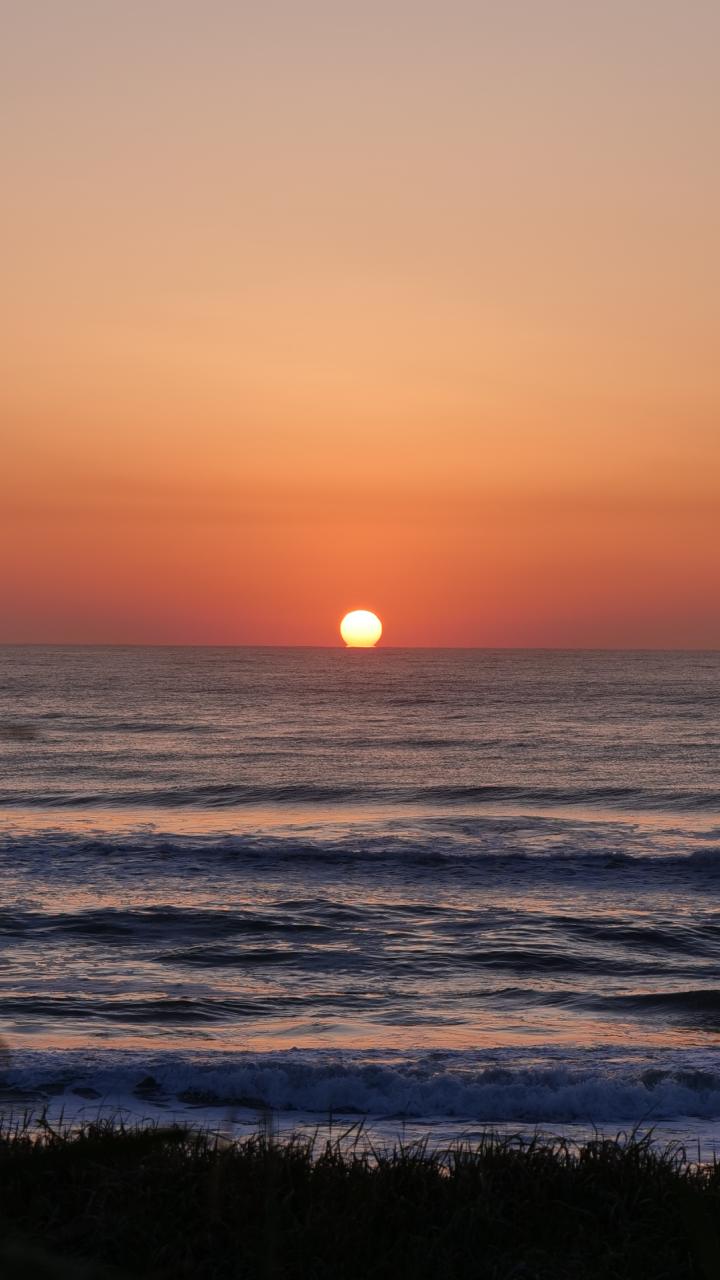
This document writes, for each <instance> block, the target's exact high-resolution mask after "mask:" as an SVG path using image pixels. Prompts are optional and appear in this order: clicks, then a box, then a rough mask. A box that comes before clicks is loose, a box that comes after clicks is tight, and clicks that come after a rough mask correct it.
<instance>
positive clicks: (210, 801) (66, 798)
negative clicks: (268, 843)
mask: <svg viewBox="0 0 720 1280" xmlns="http://www.w3.org/2000/svg"><path fill="white" fill-rule="evenodd" d="M504 802H510V803H515V804H523V805H528V804H541V805H546V806H551V807H555V806H557V807H566V806H568V807H570V806H600V807H608V808H611V809H618V810H621V811H623V812H625V811H627V812H670V813H675V812H676V813H713V812H715V811H718V810H720V791H717V790H714V789H710V788H708V789H707V790H683V789H669V788H650V787H629V786H588V787H528V786H499V785H492V784H488V785H470V786H468V785H458V786H447V785H445V786H438V785H429V786H424V787H410V786H387V785H379V784H378V785H352V786H351V785H341V784H331V783H328V784H318V783H273V784H266V785H264V784H254V783H247V784H243V783H217V784H208V785H195V786H183V785H178V786H169V787H147V788H122V789H121V788H116V787H112V786H110V785H108V786H107V787H103V788H102V789H100V790H96V791H71V790H67V791H66V790H42V789H40V788H38V789H37V790H26V789H20V788H19V789H15V790H13V789H10V788H5V789H3V790H0V808H1V807H6V808H39V809H93V808H101V807H112V808H115V807H117V808H143V807H158V808H162V809H185V808H199V809H235V808H242V807H243V806H248V805H261V806H262V805H304V804H312V805H320V806H322V805H338V804H357V805H367V804H377V803H382V804H387V805H408V806H413V805H428V804H435V805H446V806H449V807H452V806H455V805H474V806H475V805H483V804H497V803H504Z"/></svg>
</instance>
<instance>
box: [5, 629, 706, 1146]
mask: <svg viewBox="0 0 720 1280" xmlns="http://www.w3.org/2000/svg"><path fill="white" fill-rule="evenodd" d="M719 759H720V654H718V653H703V652H691V653H663V652H637V651H634V652H627V653H622V652H588V651H575V652H561V651H507V650H506V651H488V650H422V649H417V650H402V649H393V648H379V649H376V650H341V649H282V648H266V649H250V648H96V647H88V648H43V647H28V648H22V647H8V648H4V649H0V884H1V890H2V893H1V900H0V946H1V948H2V950H1V952H0V956H1V959H2V965H1V966H0V992H1V994H0V1017H1V1022H0V1038H1V1041H2V1047H1V1048H0V1097H1V1100H0V1107H2V1108H3V1109H4V1110H6V1111H7V1110H14V1111H15V1112H17V1109H18V1107H22V1106H32V1107H35V1108H37V1107H38V1106H41V1105H50V1106H51V1107H52V1108H54V1109H55V1111H57V1110H58V1109H60V1110H62V1111H63V1112H64V1114H65V1115H71V1116H74V1115H81V1114H83V1113H84V1114H97V1112H98V1110H99V1109H103V1108H105V1109H109V1110H110V1111H111V1112H115V1113H117V1111H118V1110H121V1111H123V1112H124V1113H127V1114H130V1115H133V1116H164V1117H166V1118H167V1117H170V1116H173V1117H180V1118H187V1116H188V1115H190V1116H192V1117H193V1118H194V1119H195V1120H196V1121H198V1122H201V1123H211V1124H222V1125H224V1126H226V1127H227V1126H230V1127H233V1126H236V1127H237V1126H242V1125H243V1124H250V1123H255V1122H256V1120H257V1116H258V1114H265V1115H267V1113H271V1114H272V1116H273V1117H274V1118H275V1120H276V1122H277V1123H278V1124H279V1125H281V1126H283V1125H284V1126H285V1127H298V1126H301V1125H303V1124H304V1125H308V1124H310V1125H312V1124H318V1123H319V1124H323V1125H324V1124H327V1123H329V1121H330V1119H331V1118H332V1123H333V1124H336V1123H342V1124H345V1123H349V1124H352V1123H355V1122H358V1121H360V1120H363V1121H365V1123H366V1124H368V1125H369V1126H374V1127H375V1129H379V1130H380V1131H381V1132H382V1133H383V1134H385V1135H392V1134H396V1133H398V1134H399V1133H404V1134H408V1133H409V1134H411V1135H415V1134H418V1133H430V1134H431V1135H432V1134H435V1135H441V1136H442V1137H443V1139H444V1138H445V1137H452V1136H458V1135H461V1134H465V1135H470V1136H472V1134H473V1133H476V1132H478V1131H480V1130H481V1129H482V1128H484V1127H486V1126H490V1127H496V1128H497V1127H505V1128H507V1127H508V1126H509V1127H511V1128H513V1129H519V1130H522V1131H523V1132H525V1131H528V1130H531V1129H533V1128H534V1127H535V1126H538V1127H540V1128H542V1129H543V1130H545V1131H548V1130H551V1131H553V1132H570V1133H572V1132H585V1131H587V1130H588V1129H589V1128H590V1127H592V1126H598V1127H600V1128H601V1129H603V1130H604V1131H613V1132H614V1131H616V1130H618V1129H628V1128H630V1127H632V1126H635V1125H639V1126H641V1127H644V1128H648V1127H654V1128H655V1130H656V1131H657V1132H658V1133H660V1134H664V1135H669V1136H674V1137H678V1138H680V1139H682V1140H686V1141H692V1142H695V1140H696V1139H698V1138H699V1139H700V1140H701V1142H702V1143H705V1144H706V1146H707V1144H708V1143H710V1144H711V1145H712V1144H713V1143H714V1142H715V1141H716V1139H718V1138H719V1137H720V1058H719V1057H718V1044H719V1043H720V969H719V966H720V777H719V776H718V763H719Z"/></svg>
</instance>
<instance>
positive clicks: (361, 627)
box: [340, 609, 382, 649]
mask: <svg viewBox="0 0 720 1280" xmlns="http://www.w3.org/2000/svg"><path fill="white" fill-rule="evenodd" d="M340 635H341V636H342V638H343V640H344V641H345V643H346V645H347V646H348V648H350V649H372V647H373V645H376V644H377V642H378V640H379V639H380V637H381V635H382V622H381V621H380V619H379V618H378V616H377V614H376V613H371V612H370V611H369V609H353V610H352V612H351V613H346V614H345V617H344V618H343V620H342V622H341V623H340Z"/></svg>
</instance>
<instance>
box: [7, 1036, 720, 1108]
mask: <svg viewBox="0 0 720 1280" xmlns="http://www.w3.org/2000/svg"><path fill="white" fill-rule="evenodd" d="M617 1057H618V1055H617V1054H608V1058H609V1059H610V1061H613V1060H615V1061H616V1065H614V1066H610V1067H608V1066H607V1065H605V1064H604V1063H603V1061H602V1057H601V1056H600V1055H599V1054H597V1055H589V1056H588V1058H587V1059H586V1060H585V1061H584V1062H583V1061H575V1062H571V1063H564V1062H562V1061H561V1060H559V1059H557V1058H556V1059H555V1060H550V1061H547V1062H545V1063H536V1064H532V1065H524V1064H523V1065H518V1064H516V1063H514V1062H513V1060H512V1058H511V1057H508V1056H506V1057H505V1058H504V1059H503V1058H502V1056H500V1055H498V1060H497V1061H494V1062H488V1061H487V1060H485V1061H483V1060H482V1059H481V1058H480V1057H478V1056H475V1057H473V1055H470V1054H463V1053H461V1052H457V1053H453V1052H451V1051H448V1052H445V1053H443V1052H436V1053H430V1054H416V1055H415V1056H412V1057H405V1058H403V1057H401V1056H400V1055H394V1056H393V1055H392V1054H383V1053H381V1052H378V1051H375V1052H373V1051H368V1052H366V1053H365V1054H362V1053H357V1054H353V1055H348V1054H334V1053H333V1052H332V1051H325V1052H323V1051H319V1052H318V1051H316V1052H313V1051H307V1052H303V1051H291V1052H277V1053H274V1054H273V1053H264V1054H252V1053H237V1054H235V1055H230V1054H218V1055H217V1056H216V1057H215V1058H213V1057H211V1056H208V1057H206V1058H204V1059H203V1058H200V1057H198V1056H195V1057H193V1056H186V1057H181V1056H179V1055H172V1054H164V1055H154V1056H153V1055H150V1056H146V1055H143V1054H139V1053H113V1051H107V1052H106V1053H105V1054H95V1055H87V1054H75V1055H73V1054H72V1052H69V1053H61V1052H58V1053H55V1054H53V1053H52V1052H50V1053H45V1054H43V1053H36V1054H33V1053H24V1054H21V1055H17V1056H16V1057H15V1058H12V1059H11V1060H10V1062H9V1064H8V1066H7V1067H6V1069H5V1070H4V1071H2V1072H0V1084H1V1085H2V1088H3V1091H4V1093H5V1095H6V1097H8V1096H9V1097H10V1098H12V1095H13V1093H15V1094H16V1095H17V1096H18V1097H25V1098H27V1097H28V1096H32V1097H35V1098H36V1099H38V1100H42V1099H43V1098H49V1097H55V1098H56V1099H57V1097H58V1095H60V1096H61V1097H62V1096H65V1097H72V1096H73V1095H76V1096H79V1097H91V1098H94V1099H98V1100H100V1099H102V1100H103V1102H105V1103H113V1102H115V1103H116V1104H117V1105H127V1104H128V1101H129V1100H132V1099H133V1098H134V1099H135V1105H136V1106H137V1105H138V1104H139V1103H140V1102H142V1103H143V1104H147V1103H148V1102H155V1103H156V1104H160V1105H164V1106H165V1107H167V1106H168V1105H172V1104H173V1103H175V1104H176V1103H184V1104H191V1105H194V1106H204V1107H210V1108H212V1107H215V1108H245V1109H251V1110H255V1111H258V1110H261V1111H262V1110H269V1111H274V1112H291V1113H302V1114H304V1115H315V1116H325V1117H327V1116H328V1115H329V1114H335V1115H348V1116H357V1117H394V1118H398V1119H400V1118H406V1119H414V1120H422V1119H425V1120H429V1121H431V1120H434V1119H441V1118H442V1119H446V1118H454V1119H457V1120H465V1121H472V1122H475V1123H484V1124H493V1123H499V1122H522V1123H530V1124H547V1123H552V1124H562V1123H578V1122H583V1123H589V1124H635V1123H640V1122H643V1123H648V1122H653V1121H656V1120H667V1119H672V1118H675V1117H679V1116H684V1117H697V1118H703V1119H717V1118H720V1073H719V1072H718V1071H716V1070H714V1069H712V1067H711V1066H709V1065H708V1063H707V1060H701V1061H699V1062H695V1061H693V1060H692V1059H688V1060H687V1061H685V1062H667V1063H665V1062H663V1061H662V1060H660V1059H657V1060H655V1061H652V1060H650V1061H649V1060H648V1059H647V1058H643V1057H638V1058H637V1059H636V1060H633V1058H632V1057H626V1058H625V1059H623V1058H622V1057H620V1059H619V1061H618V1060H617Z"/></svg>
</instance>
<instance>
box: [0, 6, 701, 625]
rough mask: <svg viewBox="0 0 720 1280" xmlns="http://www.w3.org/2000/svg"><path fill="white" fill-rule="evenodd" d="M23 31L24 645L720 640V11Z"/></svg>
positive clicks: (15, 364)
mask: <svg viewBox="0 0 720 1280" xmlns="http://www.w3.org/2000/svg"><path fill="white" fill-rule="evenodd" d="M0 15H1V16H2V36H1V38H0V46H1V52H0V82H1V83H2V86H3V89H2V93H3V97H4V109H3V112H2V117H1V123H0V129H1V131H2V179H3V189H4V192H5V194H4V197H3V213H2V219H3V237H2V242H3V250H4V258H5V263H4V267H3V280H4V287H3V295H4V305H3V325H2V327H3V332H2V335H1V337H2V357H1V358H2V363H3V369H2V377H1V378H0V410H1V412H2V423H3V428H2V431H3V442H2V460H1V462H0V525H1V526H2V537H1V539H0V582H1V584H2V595H1V599H0V608H1V616H0V640H6V641H20V642H23V641H39V642H43V641H59V642H75V641H77V642H83V641H88V642H105V641H108V642H133V641H137V642H144V641H152V642H211V643H215V642H218V643H279V644H284V643H288V644H294V643H299V644H314V643H319V644H326V643H334V642H335V640H336V627H337V621H338V619H339V617H340V616H341V614H342V613H343V612H345V611H346V610H347V609H349V608H352V607H367V608H372V609H374V610H375V611H376V612H378V613H379V614H380V615H381V617H382V618H383V620H384V623H385V637H384V639H385V642H386V643H388V644H400V645H403V644H411V645H412V644H450V645H563V646H565V645H568V646H572V645H583V646H586V645H590V646H595V645H597V646H605V645H611V646H612V645H621V646H622V645H630V646H635V645H638V646H645V645H649V646H661V647H662V646H675V645H678V646H684V645H689V646H700V647H705V646H707V647H717V646H718V644H719V643H720V568H719V565H720V553H719V547H720V520H719V516H720V418H719V414H718V410H719V409H720V361H719V360H718V333H720V269H719V267H720V250H719V248H718V226H719V225H720V170H719V169H718V164H717V121H718V112H719V108H720V101H719V97H720V94H719V91H718V77H717V51H718V48H719V47H720V6H718V5H717V3H715V0H713V3H700V2H698V0H685V2H684V3H679V2H678V0H672V3H667V2H665V0H652V2H651V0H642V2H641V0H604V2H603V3H602V4H600V3H579V2H578V0H572V2H571V0H534V2H532V0H525V3H522V2H520V0H494V2H493V3H483V0H474V3H469V2H468V3H463V2H460V0H442V3H440V2H439V0H438V2H434V3H424V2H423V0H412V2H411V0H382V3H379V2H377V0H363V3H359V2H358V3H356V4H345V3H342V0H332V2H331V0H302V2H301V0H262V3H259V2H258V3H241V2H240V0H234V2H233V3H230V2H229V0H202V2H201V0H194V2H193V3H189V2H188V0H62V3H60V2H59V0H58V2H55V0H42V2H40V0H0Z"/></svg>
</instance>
